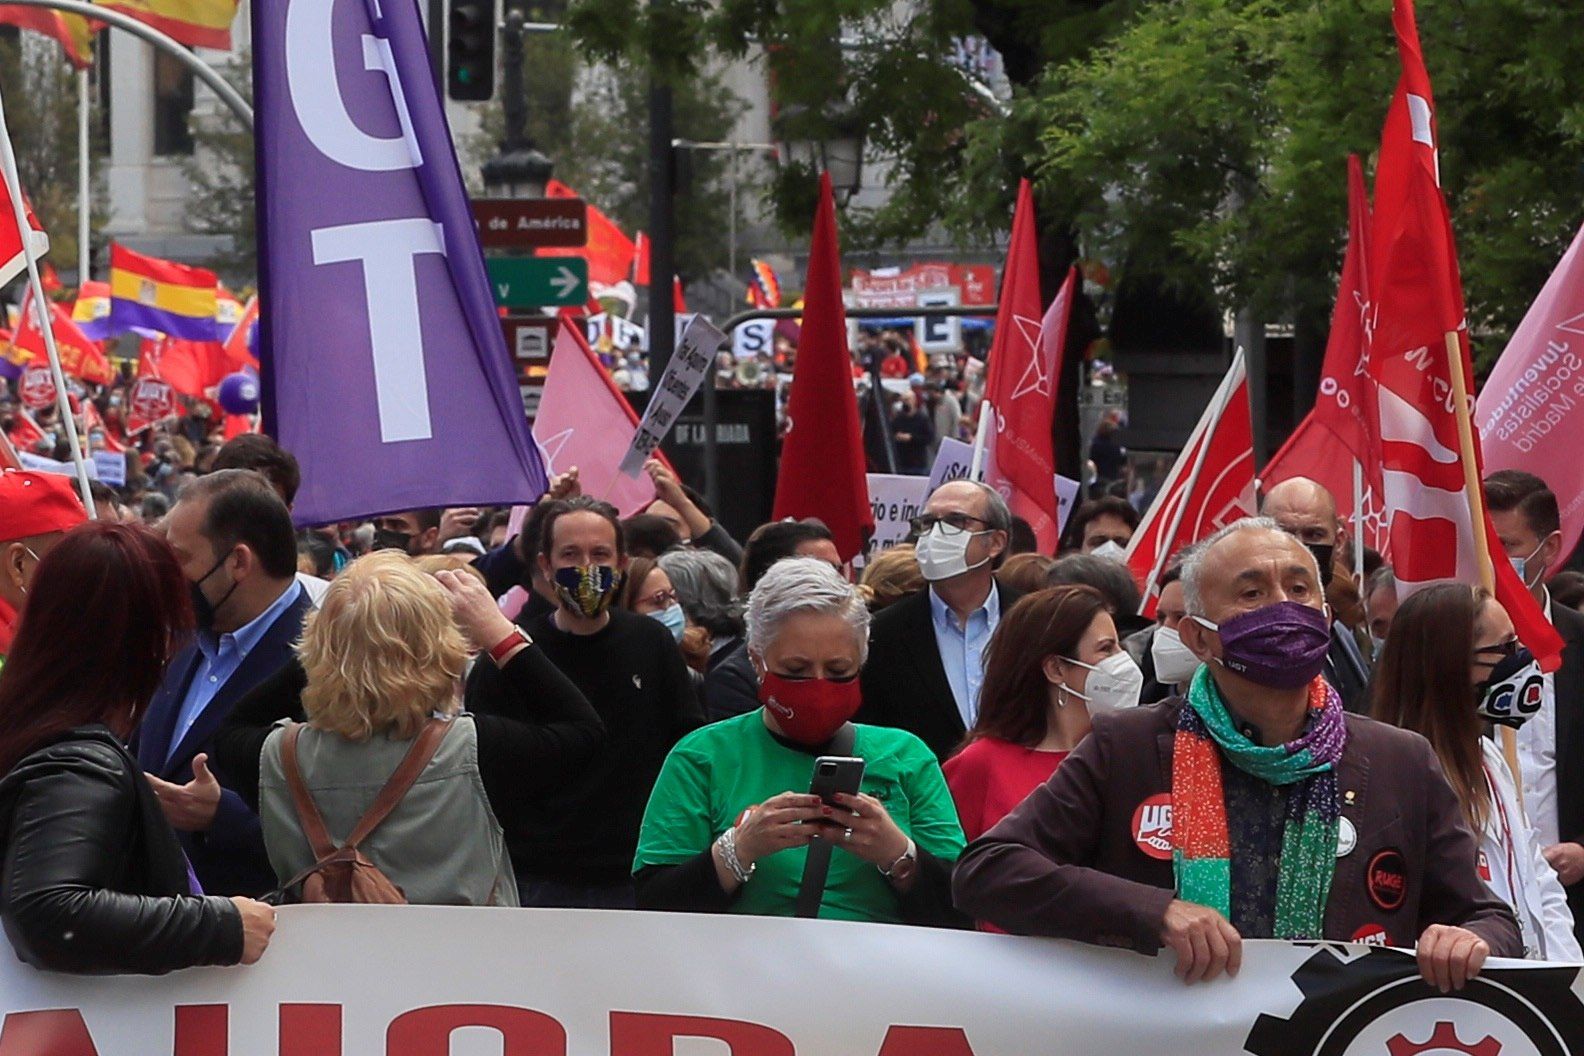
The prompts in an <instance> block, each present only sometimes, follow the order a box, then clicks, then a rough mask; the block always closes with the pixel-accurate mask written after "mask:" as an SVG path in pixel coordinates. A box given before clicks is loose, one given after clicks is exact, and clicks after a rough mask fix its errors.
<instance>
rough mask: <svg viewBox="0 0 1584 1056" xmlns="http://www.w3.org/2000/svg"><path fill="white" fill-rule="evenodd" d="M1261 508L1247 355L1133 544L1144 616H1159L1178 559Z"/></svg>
mask: <svg viewBox="0 0 1584 1056" xmlns="http://www.w3.org/2000/svg"><path fill="white" fill-rule="evenodd" d="M1255 508H1256V506H1255V501H1254V421H1253V418H1252V416H1251V415H1250V413H1249V389H1248V373H1247V369H1246V368H1245V366H1244V362H1243V350H1242V349H1238V351H1237V354H1236V355H1235V356H1233V357H1232V365H1231V367H1229V368H1228V369H1227V372H1226V377H1224V378H1222V379H1221V385H1220V387H1218V388H1217V389H1216V392H1215V395H1214V396H1212V397H1211V399H1210V404H1209V406H1207V407H1206V408H1205V411H1204V414H1203V415H1202V416H1201V417H1200V419H1199V424H1198V425H1196V426H1194V431H1193V433H1192V434H1191V435H1190V436H1189V437H1188V443H1187V444H1186V445H1184V447H1183V450H1182V454H1180V455H1178V456H1177V462H1176V464H1175V465H1173V466H1172V468H1171V472H1170V473H1168V474H1167V475H1166V480H1165V482H1164V483H1163V484H1161V488H1160V491H1159V492H1158V493H1156V495H1155V501H1154V502H1153V503H1151V504H1150V508H1149V512H1148V513H1146V514H1145V515H1144V520H1143V523H1141V524H1140V525H1139V527H1138V531H1136V532H1134V533H1133V539H1132V541H1130V542H1129V543H1128V549H1127V564H1128V568H1129V569H1130V570H1131V571H1132V573H1133V578H1134V579H1136V580H1138V581H1139V583H1140V584H1141V585H1142V587H1143V589H1144V601H1143V604H1142V605H1141V606H1140V608H1139V612H1140V613H1142V614H1143V615H1145V616H1153V615H1154V614H1155V604H1156V602H1157V601H1158V600H1159V597H1160V590H1159V587H1158V586H1157V584H1158V583H1159V582H1160V577H1161V573H1162V572H1164V571H1165V570H1166V567H1167V564H1168V562H1169V561H1170V560H1171V558H1172V555H1174V554H1176V553H1177V551H1179V550H1181V549H1182V548H1183V547H1185V546H1188V545H1189V544H1190V543H1196V542H1198V541H1199V540H1200V539H1203V538H1204V537H1205V536H1207V535H1210V534H1211V533H1213V532H1215V531H1216V530H1217V529H1219V528H1224V527H1225V526H1227V525H1229V524H1231V523H1232V522H1233V521H1236V520H1239V519H1241V518H1243V517H1252V516H1253V515H1254V512H1255Z"/></svg>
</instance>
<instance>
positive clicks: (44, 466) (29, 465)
mask: <svg viewBox="0 0 1584 1056" xmlns="http://www.w3.org/2000/svg"><path fill="white" fill-rule="evenodd" d="M17 461H18V462H20V463H21V464H22V468H23V469H27V470H32V471H33V472H34V473H54V474H56V475H57V476H61V477H75V476H76V475H77V467H76V466H75V465H73V464H72V463H70V462H61V461H59V460H58V459H53V458H45V457H44V456H43V455H35V454H33V453H32V452H31V451H18V452H17ZM98 468H99V464H98V460H97V459H95V460H93V461H90V462H89V463H88V464H87V469H88V479H89V480H98V479H99V472H98ZM105 483H107V484H108V483H109V481H106V482H105ZM3 1052H4V1050H0V1053H3Z"/></svg>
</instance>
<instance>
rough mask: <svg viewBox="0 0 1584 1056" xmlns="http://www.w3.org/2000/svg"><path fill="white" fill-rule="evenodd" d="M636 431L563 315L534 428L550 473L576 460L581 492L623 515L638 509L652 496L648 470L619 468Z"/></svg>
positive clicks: (630, 414) (609, 383)
mask: <svg viewBox="0 0 1584 1056" xmlns="http://www.w3.org/2000/svg"><path fill="white" fill-rule="evenodd" d="M637 431H638V415H637V414H635V413H634V412H633V409H632V407H631V406H630V405H629V404H628V403H627V398H626V397H625V396H623V395H622V394H621V390H619V389H617V388H616V384H615V382H613V381H611V378H610V375H609V374H607V373H606V372H605V368H604V367H603V366H601V365H600V361H599V360H598V359H596V358H595V356H594V353H593V351H591V350H590V349H589V346H588V342H587V341H585V340H584V339H583V334H582V332H581V331H579V330H578V329H577V327H575V326H570V325H568V324H567V322H566V320H562V321H561V329H560V331H559V332H558V333H557V334H556V342H555V349H554V351H552V352H551V354H550V373H549V375H548V376H547V377H546V378H545V387H544V395H543V396H542V397H541V398H540V401H539V415H538V417H537V418H536V419H535V420H534V428H533V434H534V439H535V440H537V441H538V442H539V448H540V450H541V451H543V452H544V460H545V469H546V471H547V472H548V473H549V474H550V475H551V476H554V475H556V474H558V473H565V472H566V471H567V470H569V469H571V468H572V467H573V466H576V467H577V470H578V481H579V483H580V484H581V485H582V488H583V494H585V495H592V496H594V497H595V498H597V499H604V500H605V501H606V502H609V503H610V504H611V505H613V506H615V507H616V508H617V509H618V510H620V511H621V513H622V516H624V517H626V516H630V515H631V514H634V513H637V512H639V511H640V510H642V509H643V508H644V507H645V506H647V505H649V504H650V503H651V502H653V501H654V497H655V494H654V483H653V482H652V481H651V480H650V479H649V476H648V474H646V473H645V474H640V475H639V476H638V478H637V479H634V478H632V477H629V476H627V475H625V474H624V473H622V472H621V471H620V470H618V469H617V466H618V464H619V463H620V462H621V460H622V456H623V455H625V454H626V453H627V448H628V446H629V445H631V444H632V438H633V434H634V433H635V432H637Z"/></svg>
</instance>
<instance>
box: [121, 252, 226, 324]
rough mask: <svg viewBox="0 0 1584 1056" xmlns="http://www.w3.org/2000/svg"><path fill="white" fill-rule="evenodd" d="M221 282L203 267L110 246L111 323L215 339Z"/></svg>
mask: <svg viewBox="0 0 1584 1056" xmlns="http://www.w3.org/2000/svg"><path fill="white" fill-rule="evenodd" d="M218 284H219V280H218V279H217V278H216V277H215V273H214V272H212V271H208V270H205V269H204V268H192V267H188V266H187V265H185V264H174V263H172V262H171V261H168V260H160V259H159V258H158V257H145V256H144V255H143V254H141V253H134V252H132V250H130V249H127V248H126V247H125V246H118V245H116V244H115V243H113V242H112V243H111V244H110V324H111V326H112V327H113V328H116V329H118V330H120V331H125V330H130V329H133V328H134V327H135V328H138V329H141V330H155V331H158V332H159V333H162V334H169V335H170V336H171V337H176V338H182V339H184V340H188V341H215V340H217V337H216V335H215V311H216V309H217V307H218V305H217V299H216V296H215V290H216V287H217V286H218Z"/></svg>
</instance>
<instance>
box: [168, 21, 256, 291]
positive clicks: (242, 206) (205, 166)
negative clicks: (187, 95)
mask: <svg viewBox="0 0 1584 1056" xmlns="http://www.w3.org/2000/svg"><path fill="white" fill-rule="evenodd" d="M252 71H253V57H252V55H251V54H250V53H249V52H248V51H247V50H246V49H243V50H241V51H239V52H238V53H237V54H236V56H235V57H234V60H233V61H232V62H229V63H227V64H225V65H224V66H221V67H220V73H221V76H223V77H225V79H226V80H227V81H228V82H230V84H231V86H232V87H233V88H235V89H236V90H237V91H238V92H239V93H240V94H241V95H242V98H244V99H246V100H247V101H248V103H249V104H251V103H252V101H253V78H252ZM188 123H189V126H190V127H191V129H192V137H193V152H192V155H191V156H190V157H188V158H187V159H186V160H185V161H183V162H182V171H183V172H184V173H185V174H186V176H187V182H188V185H189V186H190V188H191V190H190V192H189V197H188V207H187V219H188V223H189V224H190V225H191V227H192V229H193V230H194V231H200V232H203V233H204V234H209V235H219V236H221V240H220V246H221V248H220V249H219V250H217V251H216V252H215V253H214V254H213V255H212V256H211V258H210V260H209V262H208V263H209V266H210V267H212V268H213V269H214V270H215V271H217V272H219V273H220V276H221V277H222V278H223V279H227V280H230V281H231V282H232V283H233V285H234V287H235V288H238V289H240V288H241V287H242V286H246V285H250V284H251V283H253V282H254V281H255V279H256V276H257V273H258V229H257V227H256V226H255V213H254V193H255V187H256V184H255V182H254V172H253V130H252V129H251V128H246V127H244V126H243V125H242V123H241V122H240V121H239V120H237V118H236V116H235V115H234V114H232V113H231V111H230V110H228V109H220V110H217V111H215V112H213V113H208V114H197V113H195V114H193V115H191V116H190V117H189V118H188Z"/></svg>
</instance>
